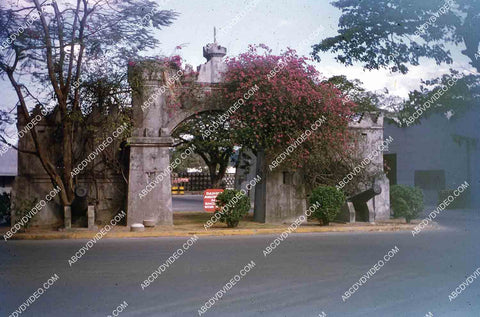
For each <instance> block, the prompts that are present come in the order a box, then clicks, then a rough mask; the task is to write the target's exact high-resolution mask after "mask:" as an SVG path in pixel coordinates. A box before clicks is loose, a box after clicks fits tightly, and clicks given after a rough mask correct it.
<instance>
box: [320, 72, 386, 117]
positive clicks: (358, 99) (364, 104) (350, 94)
mask: <svg viewBox="0 0 480 317" xmlns="http://www.w3.org/2000/svg"><path fill="white" fill-rule="evenodd" d="M326 83H330V84H333V85H334V86H335V88H337V89H339V90H340V91H341V92H342V93H343V94H344V98H348V99H349V100H350V101H352V102H353V103H354V104H355V105H356V107H355V108H354V111H355V112H363V111H377V110H378V108H377V105H378V104H379V103H380V100H379V96H377V95H376V94H375V93H373V92H369V91H365V88H363V87H362V85H363V82H362V81H360V80H358V79H354V80H348V79H347V76H345V75H340V76H333V77H330V78H329V79H328V80H327V81H326Z"/></svg>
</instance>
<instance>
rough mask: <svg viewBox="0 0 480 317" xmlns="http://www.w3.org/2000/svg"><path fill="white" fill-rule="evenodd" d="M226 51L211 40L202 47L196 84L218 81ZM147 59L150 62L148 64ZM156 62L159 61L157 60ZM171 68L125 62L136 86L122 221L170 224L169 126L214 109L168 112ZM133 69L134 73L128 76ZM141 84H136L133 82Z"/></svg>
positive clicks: (196, 106) (189, 107) (201, 105)
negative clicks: (202, 60) (201, 62)
mask: <svg viewBox="0 0 480 317" xmlns="http://www.w3.org/2000/svg"><path fill="white" fill-rule="evenodd" d="M226 52H227V50H226V48H225V47H222V46H220V45H218V44H217V43H212V44H208V45H206V46H205V47H204V48H203V56H204V57H205V58H206V59H207V62H206V63H205V64H203V65H201V66H200V67H199V69H198V71H199V74H198V77H197V80H196V81H197V83H201V84H202V87H203V88H202V89H204V90H211V89H212V88H213V87H214V86H215V85H217V84H219V83H220V82H221V72H222V71H223V70H224V69H225V64H224V63H223V62H222V57H223V56H225V54H226ZM152 63H153V64H152ZM159 63H160V62H159ZM176 73H177V71H175V70H165V68H158V70H157V68H156V67H155V65H154V62H152V61H148V63H144V62H140V63H137V64H135V65H131V66H130V67H129V81H130V84H131V85H132V87H138V89H137V90H136V91H135V92H134V93H133V96H132V105H133V118H134V130H133V132H132V137H131V138H129V139H128V142H129V144H130V168H129V183H128V210H127V225H129V226H130V225H131V224H133V223H142V222H143V221H144V220H155V221H156V223H157V224H159V225H172V224H173V212H172V195H171V182H170V174H169V173H170V172H171V166H170V154H169V151H170V147H171V146H172V144H173V138H172V137H171V133H172V131H173V130H174V129H175V127H176V126H177V125H179V124H180V123H181V122H182V121H184V120H185V119H187V118H189V117H190V116H192V115H194V114H195V113H198V112H203V111H210V110H218V109H216V108H214V107H213V106H211V105H205V104H204V103H199V104H193V103H192V104H189V105H186V104H185V105H181V107H180V109H177V110H175V111H173V112H172V109H171V108H168V104H167V98H168V96H169V95H170V94H174V93H176V92H175V91H174V90H172V89H175V88H172V87H173V85H170V86H169V85H168V84H169V83H170V82H171V80H172V78H175V74H176ZM132 74H136V76H132ZM139 80H140V81H141V85H138V81H139ZM147 186H148V188H147Z"/></svg>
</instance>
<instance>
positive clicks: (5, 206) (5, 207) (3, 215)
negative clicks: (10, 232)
mask: <svg viewBox="0 0 480 317" xmlns="http://www.w3.org/2000/svg"><path fill="white" fill-rule="evenodd" d="M4 224H6V225H7V226H9V225H10V194H7V193H2V194H1V195H0V225H4Z"/></svg>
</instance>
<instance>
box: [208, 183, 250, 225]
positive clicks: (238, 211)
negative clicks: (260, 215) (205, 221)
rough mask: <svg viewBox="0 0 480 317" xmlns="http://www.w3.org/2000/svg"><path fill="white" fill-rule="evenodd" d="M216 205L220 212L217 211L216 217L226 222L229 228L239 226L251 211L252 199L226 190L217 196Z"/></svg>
mask: <svg viewBox="0 0 480 317" xmlns="http://www.w3.org/2000/svg"><path fill="white" fill-rule="evenodd" d="M216 203H217V206H218V211H215V217H216V218H218V219H219V220H220V221H221V222H225V223H226V224H227V227H228V228H234V227H236V226H238V223H239V222H240V220H241V219H242V218H243V217H245V216H246V215H247V214H248V211H249V210H250V198H249V197H248V196H245V195H242V194H241V193H240V191H238V190H233V189H226V190H225V191H224V192H223V193H220V194H219V195H218V196H217V201H216ZM217 214H219V216H217Z"/></svg>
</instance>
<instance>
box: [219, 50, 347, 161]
mask: <svg viewBox="0 0 480 317" xmlns="http://www.w3.org/2000/svg"><path fill="white" fill-rule="evenodd" d="M227 67H228V70H227V71H226V72H225V75H224V78H225V91H224V92H223V93H224V95H225V100H226V102H225V104H226V105H237V106H236V107H234V108H237V109H236V110H235V111H233V110H232V109H233V108H230V109H231V111H230V113H231V118H232V127H233V131H234V139H235V141H236V143H237V144H240V145H242V146H245V147H247V148H250V149H252V150H253V151H254V152H255V151H257V150H266V152H267V153H268V154H269V156H270V157H272V158H273V157H274V156H275V155H276V154H279V153H280V152H282V151H284V150H285V149H286V148H287V147H288V146H289V145H291V144H293V143H294V142H295V140H296V139H297V138H298V137H299V136H300V135H301V134H302V133H303V132H305V131H306V130H311V127H312V125H313V124H314V123H315V122H316V121H318V120H319V119H321V118H324V119H325V120H322V121H323V123H322V124H321V127H320V128H318V129H317V130H315V131H312V132H313V133H312V134H311V135H310V136H309V137H308V138H307V140H305V141H304V142H303V143H302V144H300V145H299V146H298V147H297V149H296V150H295V153H294V154H293V155H291V156H290V157H289V160H288V161H289V163H290V164H291V165H292V167H300V166H302V164H303V162H304V161H305V159H306V158H307V157H308V156H309V146H308V144H309V143H316V142H322V143H323V144H327V146H328V144H334V143H335V144H337V143H343V142H346V139H345V136H346V134H347V124H348V115H350V114H351V113H352V109H353V108H354V104H353V102H350V101H348V100H346V99H345V98H343V96H342V93H341V91H340V90H339V89H337V88H335V87H334V86H333V85H332V84H330V83H324V82H322V81H321V80H320V74H319V73H318V71H317V70H316V69H315V68H314V67H313V66H312V65H310V64H309V63H308V59H307V58H305V57H301V56H298V55H297V54H296V52H295V51H294V50H287V51H285V52H284V53H282V54H281V55H273V54H271V50H270V49H269V48H268V47H265V46H263V45H261V46H251V47H250V49H249V50H248V51H247V52H246V53H243V54H240V55H239V56H237V57H233V58H230V59H229V60H227ZM249 92H252V94H249ZM246 94H247V95H246ZM247 96H249V97H248V98H247ZM240 101H241V102H240ZM227 113H229V111H227Z"/></svg>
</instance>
